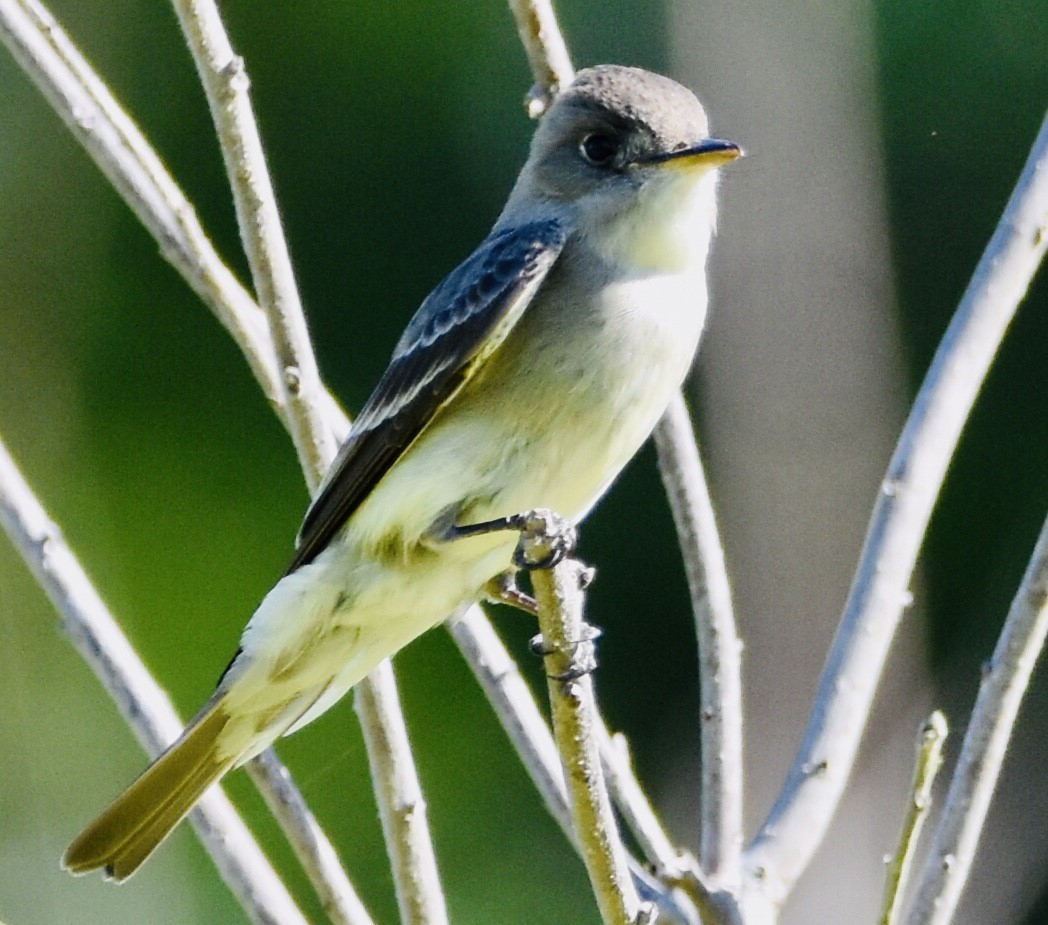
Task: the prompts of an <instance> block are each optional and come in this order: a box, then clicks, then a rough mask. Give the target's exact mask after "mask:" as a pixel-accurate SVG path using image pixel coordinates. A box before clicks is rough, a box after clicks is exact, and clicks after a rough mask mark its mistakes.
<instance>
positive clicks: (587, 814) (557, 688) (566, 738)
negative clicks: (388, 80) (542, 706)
mask: <svg viewBox="0 0 1048 925" xmlns="http://www.w3.org/2000/svg"><path fill="white" fill-rule="evenodd" d="M525 541H527V537H526V536H525ZM583 573H584V569H583V567H582V566H581V564H580V563H578V562H576V561H575V560H571V559H569V560H566V561H564V562H562V563H560V565H558V566H556V567H555V568H553V569H539V570H537V571H534V572H533V573H532V585H533V587H534V590H535V599H536V601H538V605H539V628H540V630H541V633H542V635H541V637H540V639H541V641H542V646H543V654H544V656H545V666H546V676H547V679H548V685H547V687H548V689H549V697H550V705H551V708H552V714H553V735H554V738H555V740H556V743H557V750H558V752H559V753H560V756H561V761H562V763H563V767H564V777H565V780H566V781H567V784H568V798H569V804H570V806H571V815H572V820H573V823H574V828H575V834H576V837H577V838H578V840H579V843H580V845H581V847H582V857H583V860H584V861H585V863H586V870H587V871H588V873H589V877H590V884H591V885H592V887H593V892H594V895H595V896H596V898H597V905H598V907H599V908H600V913H601V917H602V919H603V920H604V922H605V925H635V923H640V922H646V921H648V920H649V918H650V909H649V908H648V907H642V905H641V902H640V898H639V897H638V896H637V891H636V889H635V888H634V885H633V880H632V878H631V876H630V872H629V866H628V860H627V854H626V849H625V848H624V847H623V845H622V840H621V839H620V837H619V832H618V828H617V826H616V825H615V817H614V814H613V813H612V809H611V800H610V798H609V797H608V792H607V788H606V786H605V783H604V775H603V772H602V770H601V765H600V752H599V749H598V747H597V739H596V733H595V728H594V727H595V722H596V711H597V708H596V700H595V697H594V694H593V678H592V676H591V674H590V672H591V671H592V670H593V668H594V667H595V662H594V653H593V634H592V628H591V627H589V625H588V624H586V623H585V622H584V621H583V619H582V608H583V592H582V585H583V583H584V582H583Z"/></svg>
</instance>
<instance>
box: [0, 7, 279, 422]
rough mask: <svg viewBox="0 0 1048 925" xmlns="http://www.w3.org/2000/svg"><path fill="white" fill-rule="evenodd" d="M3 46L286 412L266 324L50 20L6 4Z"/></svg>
mask: <svg viewBox="0 0 1048 925" xmlns="http://www.w3.org/2000/svg"><path fill="white" fill-rule="evenodd" d="M0 39H2V40H3V42H4V44H5V45H6V46H7V48H8V49H9V50H10V52H11V54H12V55H14V57H15V60H17V61H18V63H19V64H20V65H21V67H22V69H23V70H24V71H25V72H26V73H27V74H28V75H29V76H30V77H31V78H32V80H33V82H34V83H35V84H36V85H37V87H38V88H39V89H40V91H41V92H42V93H43V95H44V96H45V97H46V98H47V100H48V102H49V103H50V104H51V105H52V107H53V108H54V109H55V111H56V112H57V113H58V115H59V116H61V118H62V120H63V121H64V122H65V124H66V125H67V126H68V127H69V130H70V131H71V132H72V133H73V135H74V136H75V137H76V139H77V140H78V141H79V142H80V143H81V144H82V145H83V146H84V148H85V149H86V150H87V152H88V154H90V155H91V157H92V158H93V159H94V161H95V163H96V164H97V165H98V166H99V168H100V169H101V170H102V172H103V173H104V174H105V175H106V177H107V178H108V179H109V181H110V182H111V183H112V184H113V187H114V188H115V189H116V190H117V192H118V193H119V194H120V195H121V196H122V197H123V199H124V200H125V202H127V204H128V205H129V206H130V207H131V209H132V210H133V211H134V213H135V215H137V216H138V218H139V220H140V221H141V222H142V224H143V225H144V226H145V227H146V228H147V229H148V230H149V232H150V233H151V234H152V235H153V237H154V238H155V239H156V240H157V242H158V243H159V245H160V249H161V252H162V253H163V255H164V257H166V258H167V259H168V260H169V261H170V262H171V264H172V265H173V266H174V267H175V269H176V270H178V271H179V272H180V273H181V274H182V276H183V277H184V278H185V279H186V281H187V282H188V283H189V284H190V285H191V286H192V287H193V289H194V291H196V293H197V294H198V295H199V296H200V298H201V299H203V300H204V302H205V303H207V305H208V306H209V307H210V308H211V310H212V311H213V312H214V313H215V315H216V316H217V317H218V319H219V320H220V321H221V322H222V324H223V325H224V326H225V327H226V330H228V331H229V333H230V334H232V336H233V338H234V340H236V342H237V343H238V344H240V345H241V347H242V348H244V352H245V355H246V356H247V357H248V359H249V361H250V362H251V366H252V371H253V372H254V374H255V376H256V378H257V379H258V380H259V383H260V384H261V386H262V389H263V391H264V392H265V394H266V397H267V398H268V399H269V401H270V402H271V403H272V404H273V405H274V406H275V407H277V408H278V409H279V408H280V407H281V406H282V399H281V390H280V380H279V377H278V375H277V370H276V364H275V363H274V362H273V359H272V356H271V354H267V349H266V344H267V341H268V339H269V333H268V331H267V328H266V319H265V316H264V315H263V314H262V312H261V311H260V310H259V308H258V306H257V305H255V303H254V301H253V300H252V299H251V296H250V295H249V294H248V293H247V292H246V291H245V289H244V288H243V286H241V285H240V284H239V283H238V282H237V281H236V279H235V278H234V277H233V274H232V273H230V271H229V270H228V269H227V268H226V266H225V265H224V264H223V263H222V261H221V259H220V258H219V256H218V254H217V253H215V250H214V248H213V247H212V246H211V242H210V241H209V240H208V238H207V236H206V235H205V234H204V231H203V229H202V228H201V227H200V223H199V222H198V221H197V217H196V212H195V211H194V210H193V208H192V206H191V205H190V204H189V203H188V202H187V200H186V197H185V195H184V194H183V193H182V190H181V189H179V187H178V186H177V184H176V183H175V182H174V180H172V179H171V176H170V175H169V174H168V173H167V171H166V170H165V169H164V166H163V164H162V163H161V162H160V159H159V157H157V154H156V152H155V151H154V150H153V149H152V148H151V147H150V146H149V144H148V142H146V140H145V139H144V138H143V137H142V133H141V132H140V131H139V130H138V127H137V126H136V125H135V124H134V123H133V122H132V121H131V119H130V117H129V116H128V115H127V114H126V113H125V112H124V111H123V109H121V108H120V106H119V104H118V103H117V102H116V101H115V100H114V99H113V97H112V95H111V94H110V92H109V90H108V88H107V87H106V86H105V84H103V83H102V81H101V80H100V79H99V78H98V75H97V74H95V73H94V72H93V71H92V70H91V68H90V66H89V65H88V64H87V62H86V61H84V59H83V58H82V57H81V56H80V53H79V52H78V51H77V50H76V48H75V47H74V46H73V44H72V42H70V40H69V37H68V36H67V35H66V34H65V33H64V32H63V31H62V29H61V27H60V26H59V25H58V24H57V23H56V22H55V20H54V18H53V17H52V16H51V14H50V13H49V12H48V11H47V10H46V9H45V8H44V7H43V6H42V5H41V4H39V3H38V2H36V0H0Z"/></svg>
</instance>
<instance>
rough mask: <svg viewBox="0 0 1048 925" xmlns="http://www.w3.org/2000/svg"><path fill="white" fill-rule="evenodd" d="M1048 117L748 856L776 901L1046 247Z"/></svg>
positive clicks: (834, 774)
mask: <svg viewBox="0 0 1048 925" xmlns="http://www.w3.org/2000/svg"><path fill="white" fill-rule="evenodd" d="M1046 216H1048V120H1046V121H1045V123H1044V125H1043V126H1042V128H1041V131H1040V133H1039V135H1038V137H1037V140H1036V142H1035V143H1034V147H1033V151H1032V152H1031V154H1030V158H1029V160H1028V161H1027V163H1026V167H1025V168H1024V170H1023V172H1022V175H1021V177H1020V178H1019V182H1018V184H1017V186H1016V188H1015V191H1014V192H1013V193H1012V197H1011V199H1010V200H1009V202H1008V205H1007V207H1006V208H1005V211H1004V214H1003V216H1002V217H1001V221H1000V222H999V223H998V225H997V229H996V230H995V232H994V234H993V237H992V238H991V240H990V243H989V244H988V245H987V248H986V251H985V253H984V254H983V256H982V259H981V260H980V261H979V265H978V267H977V268H976V270H975V274H974V276H973V278H972V281H971V283H970V284H969V286H968V289H967V291H966V292H965V294H964V297H963V298H962V300H961V304H960V306H959V307H958V309H957V313H956V314H955V315H954V317H953V320H952V321H951V322H950V326H949V328H948V329H947V331H946V334H945V336H944V337H943V340H942V343H941V344H940V345H939V349H938V350H937V351H936V354H935V358H934V359H933V360H932V365H931V368H930V369H929V371H928V374H927V376H926V377H925V380H924V384H923V385H922V386H921V390H920V393H919V394H918V396H917V400H916V402H915V404H914V407H913V410H912V411H911V412H910V417H909V419H908V420H907V422H906V427H905V429H904V430H903V433H902V436H901V437H900V439H899V444H898V446H897V447H896V450H895V453H894V455H893V456H892V459H891V462H890V463H889V465H888V471H887V474H886V475H885V478H884V482H883V483H882V486H881V491H880V494H879V496H878V499H877V504H876V507H875V508H874V511H873V515H872V519H871V522H870V526H869V530H868V533H867V535H866V543H865V546H864V548H863V552H862V555H861V558H860V561H859V566H858V570H857V572H856V575H855V578H854V580H853V583H852V588H851V593H850V595H849V597H848V601H847V603H846V605H845V609H844V615H843V617H842V620H841V626H840V628H839V630H838V632H837V636H836V638H835V640H834V643H833V648H832V649H831V651H830V654H829V658H828V661H827V664H826V668H825V670H824V671H823V676H822V680H821V682H820V686H819V692H818V696H817V698H816V701H815V706H814V708H813V712H812V718H811V721H810V723H809V726H808V730H807V733H806V735H805V737H804V742H803V743H802V745H801V748H800V751H799V753H798V755H797V757H796V759H795V760H794V764H793V767H792V768H791V770H790V773H789V776H788V778H787V780H786V784H785V786H784V788H783V790H782V792H781V794H780V796H779V799H778V801H777V802H776V804H775V806H774V808H773V809H772V811H771V813H770V814H769V816H768V818H767V819H766V820H765V822H764V825H763V826H762V827H761V830H760V832H759V833H758V835H757V838H756V839H755V841H754V843H753V845H752V846H751V847H750V849H749V850H748V851H747V853H746V856H745V858H744V863H745V866H746V869H747V871H748V872H749V874H750V884H749V885H750V887H751V888H752V889H754V890H758V891H761V892H763V893H765V895H767V896H768V897H769V898H770V899H771V901H772V902H775V903H778V902H781V901H782V899H784V898H785V897H786V895H788V894H789V892H790V890H791V889H792V888H793V885H794V884H795V883H796V882H797V879H798V877H800V875H801V873H802V872H803V871H804V869H805V868H806V867H807V865H808V862H809V861H810V860H811V858H812V855H813V854H814V853H815V850H816V848H817V847H818V846H819V844H820V843H821V842H822V838H823V835H824V834H825V832H826V828H827V826H828V825H829V823H830V819H831V818H832V817H833V814H834V812H835V811H836V809H837V805H838V803H839V802H840V798H841V795H842V792H843V790H844V786H845V784H846V782H847V780H848V777H849V775H850V773H851V768H852V764H853V762H854V760H855V754H856V751H857V749H858V745H859V739H860V737H861V735H862V731H863V728H864V726H865V722H866V718H867V716H868V715H869V710H870V704H871V702H872V700H873V695H874V691H875V689H876V686H877V682H878V680H879V678H880V675H881V671H882V670H883V667H884V663H885V660H886V658H887V654H888V647H889V645H890V643H891V640H892V637H893V636H894V634H895V629H896V627H897V626H898V623H899V619H900V618H901V616H902V613H903V611H904V610H905V608H906V607H907V606H908V604H909V602H910V599H911V596H910V593H909V590H908V586H909V583H910V578H911V576H912V574H913V568H914V564H915V562H916V560H917V554H918V551H919V550H920V547H921V542H922V540H923V537H924V534H925V531H926V529H927V526H928V520H929V517H930V516H931V512H932V508H933V506H934V504H935V500H936V498H937V497H938V494H939V491H940V489H941V487H942V483H943V479H944V477H945V475H946V469H947V466H948V465H949V462H950V458H951V457H952V456H953V452H954V449H955V448H956V446H957V441H958V438H959V437H960V434H961V430H962V428H963V426H964V423H965V421H966V420H967V418H968V414H969V412H970V411H971V408H972V405H973V404H974V402H975V398H976V396H977V395H978V392H979V389H980V388H981V386H982V383H983V380H984V379H985V377H986V373H987V371H988V370H989V367H990V364H991V362H992V361H993V358H994V355H995V354H996V352H997V348H998V346H999V345H1000V343H1001V340H1002V339H1003V337H1004V334H1005V331H1006V330H1007V328H1008V324H1009V322H1010V321H1011V319H1012V317H1013V316H1014V314H1015V311H1016V309H1017V307H1018V305H1019V302H1020V301H1021V300H1022V298H1023V296H1024V295H1025V294H1026V290H1027V288H1028V287H1029V284H1030V280H1031V279H1032V278H1033V275H1034V273H1035V272H1036V270H1037V266H1038V264H1039V263H1040V261H1041V259H1042V257H1043V256H1044V252H1045V249H1046V248H1048V227H1046Z"/></svg>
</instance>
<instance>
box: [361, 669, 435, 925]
mask: <svg viewBox="0 0 1048 925" xmlns="http://www.w3.org/2000/svg"><path fill="white" fill-rule="evenodd" d="M353 705H354V708H355V709H356V712H357V716H358V717H359V718H360V725H361V728H362V729H363V730H364V740H365V742H366V744H367V751H368V762H369V764H370V766H371V779H372V780H373V781H374V785H375V796H376V798H377V801H378V807H379V815H380V817H381V819H382V830H383V832H384V833H385V836H386V845H387V847H388V849H389V856H390V861H391V862H392V864H393V881H394V883H396V885H397V902H398V903H399V905H400V921H401V922H402V923H403V925H447V921H448V913H447V910H446V909H445V907H444V894H443V891H442V889H441V886H440V876H439V874H438V873H437V861H436V858H435V857H434V855H433V842H432V839H431V838H430V835H429V824H428V823H427V821H426V801H425V799H423V796H422V787H421V786H420V784H419V781H418V774H417V773H416V771H415V763H414V760H413V759H412V757H411V745H410V743H409V742H408V731H407V727H406V726H405V725H404V719H403V714H402V713H401V711H400V701H399V699H398V695H397V682H396V676H395V675H394V674H393V666H392V665H390V663H389V662H388V661H384V662H382V663H380V664H379V666H378V668H376V669H375V670H374V671H373V672H372V673H371V674H370V675H369V676H368V677H367V679H366V682H365V683H362V684H359V685H357V687H356V688H355V689H354V693H353Z"/></svg>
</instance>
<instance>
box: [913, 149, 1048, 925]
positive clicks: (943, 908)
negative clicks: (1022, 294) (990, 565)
mask: <svg viewBox="0 0 1048 925" xmlns="http://www.w3.org/2000/svg"><path fill="white" fill-rule="evenodd" d="M1041 172H1042V173H1043V174H1045V176H1046V177H1048V158H1046V159H1045V161H1044V163H1043V166H1042V171H1041ZM1043 215H1044V216H1045V218H1046V219H1048V211H1046V212H1045V213H1043ZM1046 635H1048V520H1045V523H1044V526H1043V527H1042V528H1041V534H1040V536H1039V537H1038V539H1037V545H1036V547H1035V548H1034V551H1033V556H1032V557H1031V559H1030V564H1029V565H1028V566H1027V569H1026V574H1025V575H1024V576H1023V580H1022V583H1021V584H1020V585H1019V590H1018V592H1017V593H1016V595H1015V599H1014V600H1013V601H1012V606H1011V608H1010V610H1009V611H1008V617H1007V619H1006V620H1005V623H1004V629H1003V631H1002V632H1001V637H1000V639H999V640H998V641H997V647H996V648H995V649H994V652H993V658H992V659H991V660H990V663H989V664H988V665H987V666H986V669H985V671H984V673H983V678H982V683H981V684H980V685H979V696H978V698H977V699H976V701H975V709H974V711H973V712H972V718H971V722H970V723H969V724H968V731H967V733H966V734H965V736H964V744H963V745H962V746H961V755H960V758H959V759H958V762H957V768H956V770H955V771H954V774H953V779H952V780H951V781H950V790H949V793H948V794H947V796H946V803H945V805H944V806H943V811H942V816H941V817H940V819H939V824H938V826H937V827H936V830H935V838H934V840H933V842H932V847H931V850H930V851H929V853H928V857H927V860H926V861H925V864H924V869H923V870H922V871H921V878H920V882H919V884H918V886H917V889H916V892H915V896H914V901H913V905H912V907H911V909H910V911H909V915H908V916H907V918H906V922H907V923H908V925H948V923H949V922H950V921H951V920H952V919H953V915H954V912H955V911H956V909H957V903H958V901H959V900H960V898H961V891H962V890H963V889H964V884H965V882H966V881H967V879H968V873H969V871H970V870H971V866H972V861H973V859H974V858H975V851H976V849H977V848H978V845H979V836H980V835H981V833H982V827H983V822H985V820H986V813H987V811H988V810H989V808H990V800H991V799H992V797H993V792H994V788H995V787H996V786H997V781H998V780H999V779H1000V776H1001V767H1002V765H1003V763H1004V756H1005V752H1006V751H1007V749H1008V740H1009V739H1010V738H1011V734H1012V729H1013V727H1014V726H1015V719H1016V716H1017V715H1018V713H1019V705H1020V704H1021V703H1022V698H1023V695H1024V694H1025V693H1026V689H1027V687H1028V686H1029V684H1030V676H1031V675H1032V674H1033V669H1034V665H1035V664H1036V662H1037V658H1038V656H1039V655H1040V654H1041V651H1042V650H1043V648H1044V643H1045V637H1046Z"/></svg>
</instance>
